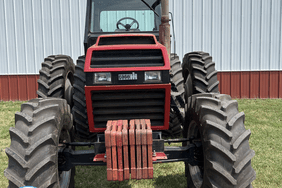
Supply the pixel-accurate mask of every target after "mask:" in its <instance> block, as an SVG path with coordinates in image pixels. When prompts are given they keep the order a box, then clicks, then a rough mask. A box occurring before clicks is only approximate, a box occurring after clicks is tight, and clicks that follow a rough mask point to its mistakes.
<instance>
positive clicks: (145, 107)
mask: <svg viewBox="0 0 282 188" xmlns="http://www.w3.org/2000/svg"><path fill="white" fill-rule="evenodd" d="M164 105H165V90H164V89H153V90H120V91H92V107H93V116H94V124H95V127H96V128H106V124H107V121H108V120H121V119H122V120H130V119H150V120H151V125H152V126H163V125H164Z"/></svg>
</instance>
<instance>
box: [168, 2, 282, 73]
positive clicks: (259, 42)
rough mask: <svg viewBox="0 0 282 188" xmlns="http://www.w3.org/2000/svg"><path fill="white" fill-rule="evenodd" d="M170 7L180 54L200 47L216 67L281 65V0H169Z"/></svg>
mask: <svg viewBox="0 0 282 188" xmlns="http://www.w3.org/2000/svg"><path fill="white" fill-rule="evenodd" d="M170 7H171V11H172V12H173V13H174V21H175V31H176V40H177V45H176V52H177V53H178V54H179V56H180V57H183V55H184V54H185V53H187V52H190V51H198V50H203V51H206V52H209V53H210V54H211V55H212V56H213V59H214V61H215V62H216V68H217V70H219V71H260V70H281V69H282V63H281V62H282V53H281V52H282V49H281V42H282V40H281V37H282V32H281V14H282V1H281V0H170ZM172 49H173V47H172Z"/></svg>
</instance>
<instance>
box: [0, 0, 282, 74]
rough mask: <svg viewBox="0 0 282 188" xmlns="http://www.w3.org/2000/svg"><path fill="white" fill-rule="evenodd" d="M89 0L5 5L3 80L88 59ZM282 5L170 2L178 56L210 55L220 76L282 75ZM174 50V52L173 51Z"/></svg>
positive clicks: (265, 0)
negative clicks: (47, 61)
mask: <svg viewBox="0 0 282 188" xmlns="http://www.w3.org/2000/svg"><path fill="white" fill-rule="evenodd" d="M85 6H86V0H71V1H69V0H0V41H1V43H0V57H1V60H2V61H1V69H0V75H4V74H37V73H38V70H39V69H40V63H41V62H42V60H43V58H44V57H46V56H48V55H51V54H66V55H70V56H71V57H73V59H77V57H78V56H79V55H81V54H83V45H82V43H83V36H84V24H85V23H84V22H85V21H84V20H85V10H86V9H85ZM281 7H282V2H281V0H170V10H171V12H172V13H173V15H174V22H175V23H174V24H175V31H176V41H177V45H176V52H177V53H178V54H179V56H180V57H183V55H184V54H185V53H187V52H190V51H196V50H203V51H206V52H209V53H210V54H211V55H212V56H213V58H214V61H215V62H216V68H217V70H219V71H260V70H281V69H282V63H281V60H282V53H281V50H282V49H281V43H282V40H281V36H282V32H281V14H282V8H281ZM172 49H173V48H172Z"/></svg>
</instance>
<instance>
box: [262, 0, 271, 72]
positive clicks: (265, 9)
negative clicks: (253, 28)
mask: <svg viewBox="0 0 282 188" xmlns="http://www.w3.org/2000/svg"><path fill="white" fill-rule="evenodd" d="M271 3H272V0H262V13H261V52H260V56H261V57H260V58H261V61H260V70H269V64H270V62H269V60H270V35H271V32H270V31H271V30H270V29H271Z"/></svg>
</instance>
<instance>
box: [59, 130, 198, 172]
mask: <svg viewBox="0 0 282 188" xmlns="http://www.w3.org/2000/svg"><path fill="white" fill-rule="evenodd" d="M97 138H98V139H97V141H96V142H72V143H65V145H66V146H73V147H74V146H89V147H90V146H94V149H89V150H78V151H75V150H72V149H70V148H65V149H61V150H59V154H58V155H59V157H60V158H62V159H64V162H63V163H59V164H58V168H59V171H68V170H70V169H71V168H73V167H75V166H106V165H107V163H105V162H100V161H99V162H94V161H93V159H94V157H95V155H96V154H100V153H106V147H105V139H104V135H103V134H99V135H98V136H97ZM175 142H182V143H183V142H189V144H187V145H186V146H184V147H181V146H164V143H169V144H170V143H175ZM199 142H200V141H199ZM199 145H201V144H198V143H197V142H195V141H193V140H192V139H186V138H179V139H168V140H163V139H162V138H161V132H153V151H154V152H164V153H165V154H166V155H167V157H168V159H163V160H157V161H153V164H157V163H169V162H180V161H183V162H187V163H188V164H190V165H191V166H196V165H199V164H200V163H201V162H200V161H196V160H195V158H194V153H195V150H197V149H201V147H200V146H199Z"/></svg>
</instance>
